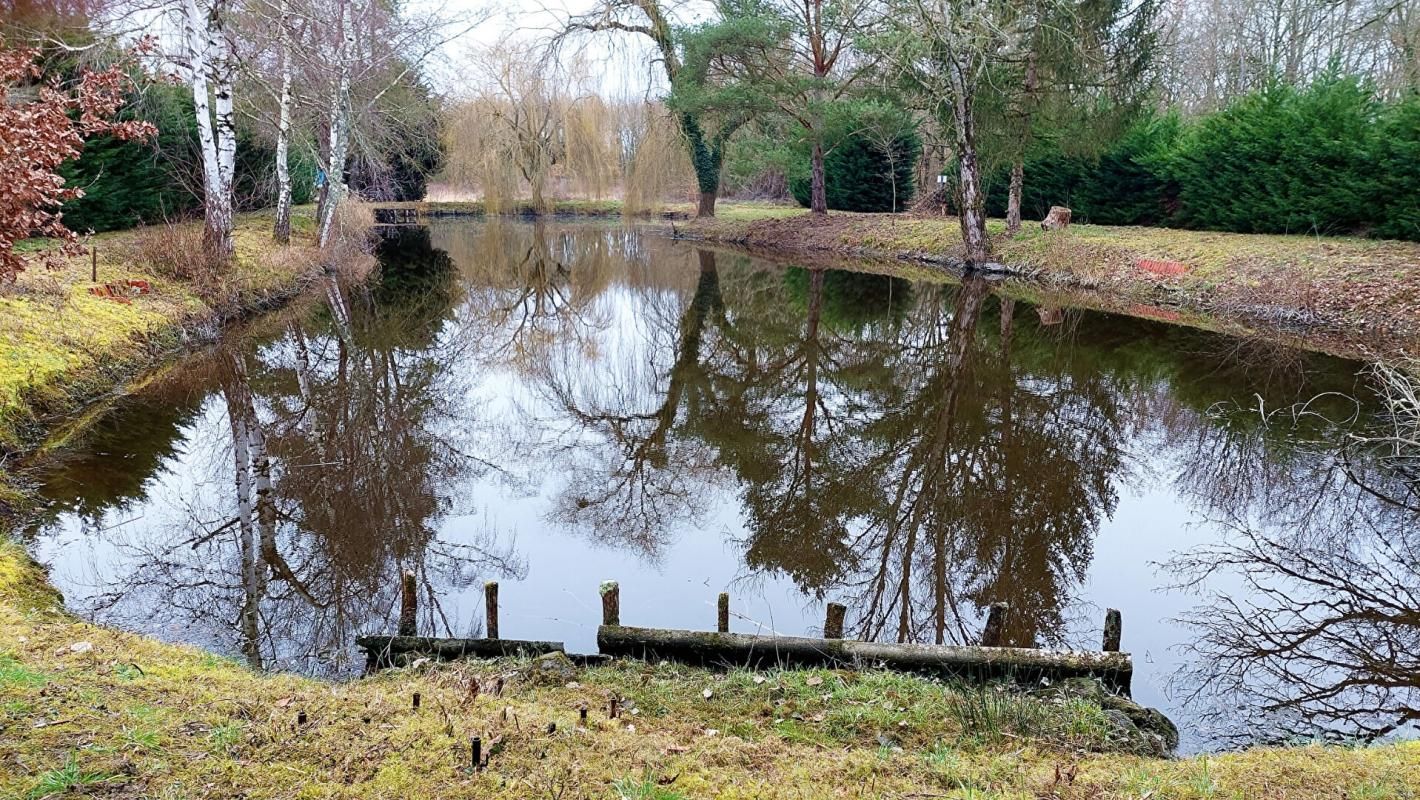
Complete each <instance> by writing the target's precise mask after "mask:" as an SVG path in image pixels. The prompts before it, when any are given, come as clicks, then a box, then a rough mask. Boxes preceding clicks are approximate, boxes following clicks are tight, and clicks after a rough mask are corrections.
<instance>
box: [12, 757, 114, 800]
mask: <svg viewBox="0 0 1420 800" xmlns="http://www.w3.org/2000/svg"><path fill="white" fill-rule="evenodd" d="M118 779H119V776H117V775H113V774H110V773H107V772H102V771H99V770H89V769H84V768H83V767H80V766H79V759H78V757H77V756H76V755H75V754H74V753H72V752H71V753H69V755H68V758H67V759H66V760H65V762H64V765H63V766H61V767H57V768H55V769H51V770H47V771H45V772H43V773H40V775H39V778H38V779H37V780H36V781H35V783H34V786H33V787H31V788H30V790H29V792H28V794H27V795H26V796H27V797H29V798H32V800H38V798H41V797H50V796H53V795H57V794H63V793H65V792H70V791H83V790H84V789H85V788H86V787H90V786H94V785H96V784H102V783H109V782H111V781H115V780H118Z"/></svg>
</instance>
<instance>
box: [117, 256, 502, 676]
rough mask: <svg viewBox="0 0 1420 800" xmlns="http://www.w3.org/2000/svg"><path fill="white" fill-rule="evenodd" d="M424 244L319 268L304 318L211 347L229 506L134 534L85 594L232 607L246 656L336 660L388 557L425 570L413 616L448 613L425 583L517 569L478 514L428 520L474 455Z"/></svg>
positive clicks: (175, 611) (368, 620)
mask: <svg viewBox="0 0 1420 800" xmlns="http://www.w3.org/2000/svg"><path fill="white" fill-rule="evenodd" d="M401 246H402V247H405V248H408V247H409V242H407V241H405V242H402V243H401ZM415 249H416V250H418V249H419V248H418V247H416V248H415ZM422 250H423V257H422V258H417V257H416V258H408V255H409V254H408V253H406V254H405V255H406V257H407V258H406V260H405V261H404V262H403V263H401V260H400V259H398V258H387V259H386V262H385V264H384V273H383V281H382V283H381V284H380V285H379V286H378V287H375V288H374V290H373V291H370V290H365V289H353V290H348V289H345V288H344V287H340V286H337V285H334V284H332V286H331V287H330V291H329V293H328V294H329V297H330V298H331V306H330V308H329V315H328V317H327V318H326V319H325V320H324V321H323V322H322V321H320V320H318V321H317V323H318V324H317V326H316V327H315V329H314V330H311V329H308V326H305V325H299V324H294V323H293V325H292V326H291V327H290V328H289V329H288V331H287V335H286V336H285V337H284V338H282V339H280V340H278V341H276V342H274V343H272V344H270V345H267V346H266V347H263V348H261V349H260V350H259V351H257V352H256V353H254V354H248V353H245V352H243V351H241V350H234V351H230V352H226V353H223V354H220V356H218V357H217V361H216V366H215V367H214V370H215V371H216V372H217V373H218V374H219V376H220V377H219V378H218V384H219V386H220V391H221V395H222V400H223V406H224V407H225V410H226V417H227V422H228V428H229V439H228V441H229V442H230V443H231V456H232V458H231V461H230V462H229V463H228V466H226V467H225V468H223V469H221V470H220V473H219V474H218V475H216V476H214V484H213V485H217V486H219V487H220V486H221V485H222V484H223V483H225V484H226V485H227V486H229V487H231V488H230V489H229V490H227V492H220V494H221V495H225V497H226V498H228V499H225V500H224V499H223V498H222V497H220V496H219V497H218V498H215V499H213V500H212V501H211V506H212V507H213V508H214V509H224V508H232V507H233V506H232V505H231V504H232V503H234V505H235V511H234V513H232V516H231V518H230V519H229V520H226V521H219V523H217V524H214V525H207V526H201V527H200V528H199V530H198V532H196V533H193V532H192V522H193V521H192V520H189V521H188V522H187V524H181V525H179V526H177V527H178V530H177V531H175V532H174V534H173V535H172V536H170V537H168V538H165V539H159V538H156V537H154V538H149V539H147V540H145V543H144V545H143V547H144V548H146V552H140V553H135V554H134V555H135V557H134V558H133V559H132V561H133V563H134V564H135V565H136V567H135V569H134V570H133V571H132V572H131V573H130V574H128V575H125V576H121V581H120V585H119V586H117V587H115V588H114V589H113V590H112V591H111V592H110V593H109V594H108V595H107V596H105V597H104V598H103V599H102V601H101V607H108V608H115V609H116V610H122V609H121V608H119V607H121V606H122V604H123V603H124V602H125V600H131V599H132V598H134V597H136V596H140V595H141V596H142V597H144V598H147V600H146V602H150V603H151V602H153V601H154V599H157V601H158V604H157V605H156V606H155V607H154V608H152V609H151V610H152V611H153V612H154V613H155V614H156V615H157V616H159V617H162V616H166V617H169V618H170V619H171V621H174V622H179V623H183V624H187V625H192V624H200V625H203V626H205V627H206V628H208V629H210V631H211V633H212V635H214V636H217V637H219V638H225V637H226V636H227V635H228V634H226V633H223V631H224V629H226V627H225V626H224V625H222V624H216V625H213V624H212V623H213V622H214V620H213V616H214V614H215V615H217V616H219V617H225V615H226V613H227V612H226V611H225V610H226V609H233V610H234V611H233V612H232V614H233V617H234V620H233V623H232V625H231V627H230V629H226V630H229V631H230V634H231V635H233V636H234V637H235V641H234V644H235V646H236V648H237V649H240V651H241V652H242V653H243V654H244V655H245V657H246V658H247V660H248V661H249V662H250V663H251V664H253V665H254V666H279V667H304V668H306V669H321V668H335V669H341V668H343V667H346V666H348V662H346V661H345V659H346V657H348V656H349V655H350V645H351V640H352V638H353V635H354V634H356V633H357V632H359V631H361V630H365V629H370V628H375V627H378V628H383V627H386V624H387V621H388V620H389V619H390V618H391V613H392V607H393V605H394V604H395V602H396V595H397V590H396V581H395V576H397V575H398V573H399V571H400V570H402V569H412V570H415V571H416V573H418V574H419V575H420V577H421V582H422V584H423V585H424V586H425V587H426V590H427V592H428V594H429V599H430V601H432V602H428V603H425V604H424V609H425V617H426V618H425V622H424V628H425V629H426V630H434V629H435V628H436V627H442V628H443V629H445V630H452V627H453V625H454V624H455V623H453V622H451V621H450V620H448V619H444V618H443V617H442V612H441V611H440V610H439V605H438V603H437V597H436V594H435V587H436V586H454V587H458V586H463V585H467V584H468V583H469V582H470V581H472V580H473V578H474V576H475V575H478V574H483V575H487V574H490V573H492V574H509V573H514V574H516V573H518V572H520V571H521V569H522V567H521V565H520V564H519V563H518V561H517V559H516V558H515V557H514V556H513V554H512V553H511V551H510V550H508V549H507V548H506V547H503V546H500V545H499V544H498V543H497V541H496V537H495V536H494V535H493V534H492V532H491V531H487V530H484V531H479V532H476V533H474V534H473V535H471V536H469V537H467V538H466V539H464V540H462V541H458V542H452V541H445V540H441V539H440V538H439V537H438V535H437V533H436V532H437V529H438V527H439V525H440V523H441V521H442V519H443V518H444V517H445V516H446V515H447V514H448V513H449V512H450V511H451V510H454V509H456V507H457V506H456V504H455V501H454V499H453V498H452V497H451V496H450V494H449V490H450V488H452V487H455V486H458V485H460V483H461V482H463V481H465V480H467V479H468V478H470V477H472V476H473V475H475V474H476V472H477V471H478V470H479V469H480V468H481V464H480V462H479V461H478V460H477V459H475V458H473V456H472V455H470V453H469V450H470V449H471V448H470V447H469V443H468V442H467V441H465V438H466V437H465V435H464V431H465V426H464V425H462V424H457V423H459V422H460V421H461V420H466V419H467V418H468V417H470V416H472V414H473V410H472V409H470V408H468V407H467V405H466V402H465V401H464V400H463V398H464V397H465V396H466V392H465V391H464V387H463V386H462V385H461V382H462V381H463V380H464V378H463V377H461V375H462V374H463V373H462V372H461V371H459V370H455V369H452V366H453V365H452V362H451V358H452V356H453V354H454V353H457V352H458V349H457V347H456V346H455V343H451V341H448V340H447V337H442V336H441V335H440V334H439V330H440V328H441V327H442V325H443V322H444V321H445V320H446V319H447V318H448V316H449V315H450V311H451V308H450V305H449V302H448V301H450V300H451V299H452V298H453V297H454V295H453V293H451V292H440V291H431V289H437V288H438V286H437V285H433V286H431V285H430V283H431V281H433V283H434V284H438V282H439V281H445V282H446V281H449V280H452V279H453V275H452V274H451V272H450V270H449V266H450V264H449V262H448V260H447V258H446V257H444V258H440V257H439V254H437V252H436V251H431V250H429V247H428V242H427V239H426V240H425V241H424V243H423V247H422ZM410 270H413V271H417V272H422V273H424V274H422V275H413V274H410ZM428 273H434V276H432V277H431V275H430V274H428ZM401 280H403V281H406V282H408V283H409V284H411V285H413V286H415V287H416V288H415V289H414V290H413V295H412V296H410V295H404V294H403V293H402V292H401V290H400V288H399V284H400V281H401ZM440 297H442V298H444V301H443V302H436V301H437V299H438V298H440ZM380 301H383V302H380ZM213 435H214V436H216V435H217V434H216V433H215V432H214V433H213ZM223 475H225V476H226V477H225V478H223ZM228 492H230V493H228ZM129 610H131V609H129Z"/></svg>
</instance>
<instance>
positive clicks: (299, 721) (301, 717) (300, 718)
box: [296, 711, 306, 726]
mask: <svg viewBox="0 0 1420 800" xmlns="http://www.w3.org/2000/svg"><path fill="white" fill-rule="evenodd" d="M305 724H306V712H304V711H301V712H299V713H297V714H296V725H297V726H302V725H305Z"/></svg>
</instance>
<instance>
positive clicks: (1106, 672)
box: [597, 625, 1134, 695]
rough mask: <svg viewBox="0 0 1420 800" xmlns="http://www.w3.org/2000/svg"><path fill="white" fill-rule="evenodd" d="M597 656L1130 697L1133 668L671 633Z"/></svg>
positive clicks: (619, 629)
mask: <svg viewBox="0 0 1420 800" xmlns="http://www.w3.org/2000/svg"><path fill="white" fill-rule="evenodd" d="M597 648H598V649H599V650H600V651H601V652H602V653H603V654H604V655H610V656H624V657H630V658H642V659H665V660H670V661H678V662H683V663H689V664H696V665H700V666H709V667H743V668H748V669H755V668H760V667H771V666H795V667H856V668H865V667H867V668H871V667H883V668H887V669H895V670H902V671H905V672H919V673H928V674H936V675H941V676H944V677H953V678H963V679H969V680H1010V681H1014V682H1017V683H1022V684H1038V683H1040V681H1041V680H1042V679H1044V680H1048V681H1050V682H1052V683H1053V682H1056V681H1060V680H1064V679H1066V678H1078V677H1092V678H1095V679H1096V680H1098V681H1100V683H1101V684H1103V685H1104V686H1105V688H1107V689H1109V690H1110V691H1112V692H1115V693H1118V694H1123V695H1128V694H1129V686H1130V682H1131V681H1132V679H1133V676H1134V662H1133V659H1132V658H1130V656H1129V654H1128V653H1104V652H1094V651H1056V650H1035V649H1027V648H1021V647H963V646H956V645H930V644H890V643H881V642H856V641H851V640H846V639H831V640H830V639H809V638H805V637H799V636H754V635H750V634H742V633H709V632H702V631H687V630H670V629H665V628H633V627H627V626H623V625H602V626H600V627H599V628H597Z"/></svg>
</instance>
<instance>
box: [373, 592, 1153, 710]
mask: <svg viewBox="0 0 1420 800" xmlns="http://www.w3.org/2000/svg"><path fill="white" fill-rule="evenodd" d="M411 578H412V576H406V577H405V585H404V587H403V588H404V589H405V591H404V592H403V602H402V603H401V615H400V617H401V622H402V624H401V628H402V630H401V633H402V634H408V635H401V636H366V637H361V638H360V639H357V640H356V641H357V643H358V644H359V646H360V647H361V648H363V649H364V650H365V651H366V653H367V663H368V665H369V667H370V668H371V669H378V668H381V667H386V666H397V665H401V664H407V663H410V662H411V661H412V660H413V659H414V658H420V657H424V658H434V659H455V658H490V657H498V656H505V655H517V654H522V655H542V654H545V653H550V652H564V648H563V645H562V643H560V642H536V641H523V640H516V639H500V638H498V637H497V632H498V585H497V584H496V583H489V584H488V585H487V586H485V587H484V592H485V599H486V605H487V615H488V624H487V628H486V629H487V630H488V631H489V632H490V634H491V635H490V636H489V637H486V638H483V639H439V638H433V637H423V636H414V635H412V633H413V631H412V630H410V629H409V628H408V627H406V626H405V625H404V624H403V623H404V622H409V623H410V624H411V625H412V620H413V619H414V612H413V604H414V602H415V599H414V598H415V593H414V592H413V591H412V587H411V585H410V583H409V581H410V579H411ZM600 593H601V605H602V624H601V626H600V627H598V628H597V649H598V651H599V652H600V654H601V655H602V656H604V657H623V658H641V659H649V660H656V659H666V660H673V661H678V662H684V663H691V664H697V665H701V666H708V667H740V668H747V669H756V668H765V667H777V666H796V667H852V668H857V669H866V668H885V669H894V670H901V671H905V672H917V673H924V674H932V675H940V676H944V677H952V678H958V679H965V680H980V681H986V680H1010V681H1014V682H1017V683H1021V684H1026V685H1038V684H1040V683H1043V682H1055V681H1059V680H1064V679H1067V678H1078V677H1091V678H1094V679H1096V680H1098V681H1099V682H1100V683H1101V684H1102V685H1103V686H1104V687H1105V688H1106V689H1108V690H1110V691H1111V692H1114V693H1117V694H1122V695H1126V696H1127V695H1128V694H1129V692H1130V683H1131V681H1132V679H1133V674H1134V663H1133V659H1132V658H1131V657H1130V655H1129V654H1128V653H1123V652H1119V647H1120V640H1121V638H1122V630H1123V625H1122V617H1121V615H1120V613H1119V612H1118V611H1117V610H1115V609H1109V610H1108V611H1107V612H1106V614H1105V624H1104V634H1103V637H1102V648H1101V649H1100V650H1097V651H1095V650H1091V651H1061V650H1040V649H1035V648H1024V647H1002V646H1000V645H1001V641H1002V638H1003V634H1004V630H1005V625H1006V620H1007V617H1008V614H1009V613H1010V608H1009V607H1008V606H1007V605H1006V604H1004V603H998V604H996V605H993V606H991V608H990V610H989V612H988V615H987V620H986V625H985V628H984V629H983V631H982V635H981V643H980V644H978V645H930V644H900V643H888V642H861V641H854V640H851V639H845V638H843V621H844V618H845V616H846V613H847V609H846V608H845V607H844V606H842V605H839V604H838V603H829V604H828V607H827V609H826V613H825V618H824V636H823V638H811V637H803V636H778V635H759V634H744V633H731V632H730V630H729V620H730V612H729V605H730V602H729V600H730V598H729V595H728V594H726V593H721V594H720V596H719V598H718V602H717V606H716V623H717V624H716V630H715V631H714V632H710V631H693V630H678V629H666V628H639V627H632V626H626V625H622V624H621V588H620V586H619V585H618V584H617V583H615V582H614V581H608V582H606V583H603V584H602V585H601V590H600ZM586 658H589V657H584V658H582V659H579V660H585V659H586Z"/></svg>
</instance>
